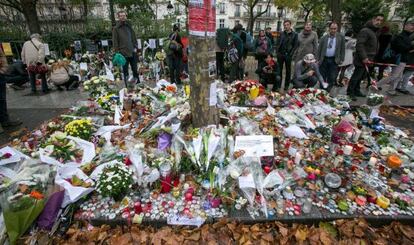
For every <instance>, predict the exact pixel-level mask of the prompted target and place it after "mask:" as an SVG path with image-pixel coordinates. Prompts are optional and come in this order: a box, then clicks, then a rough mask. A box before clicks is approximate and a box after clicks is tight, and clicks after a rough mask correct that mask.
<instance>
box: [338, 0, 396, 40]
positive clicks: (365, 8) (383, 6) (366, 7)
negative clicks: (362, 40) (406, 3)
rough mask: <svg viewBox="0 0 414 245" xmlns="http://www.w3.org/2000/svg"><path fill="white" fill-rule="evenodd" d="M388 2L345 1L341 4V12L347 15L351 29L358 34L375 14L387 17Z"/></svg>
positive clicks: (370, 0) (379, 0) (368, 0)
mask: <svg viewBox="0 0 414 245" xmlns="http://www.w3.org/2000/svg"><path fill="white" fill-rule="evenodd" d="M389 3H390V1H388V0H347V1H344V2H343V5H342V7H343V10H344V12H345V13H346V14H347V15H348V17H349V20H350V23H351V26H352V29H353V30H354V32H355V33H358V32H359V31H360V30H361V29H362V28H363V27H364V25H365V23H366V22H367V21H368V20H370V19H371V18H373V17H374V15H375V14H378V13H383V14H384V15H385V16H387V15H388V13H389V10H388V7H389Z"/></svg>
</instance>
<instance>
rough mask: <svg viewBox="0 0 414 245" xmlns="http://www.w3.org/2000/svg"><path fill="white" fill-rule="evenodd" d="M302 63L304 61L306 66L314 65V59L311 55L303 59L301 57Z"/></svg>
mask: <svg viewBox="0 0 414 245" xmlns="http://www.w3.org/2000/svg"><path fill="white" fill-rule="evenodd" d="M303 61H305V63H306V64H311V63H315V62H316V59H315V56H314V55H313V54H307V55H305V57H303Z"/></svg>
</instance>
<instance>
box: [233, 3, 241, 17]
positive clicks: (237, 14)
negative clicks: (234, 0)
mask: <svg viewBox="0 0 414 245" xmlns="http://www.w3.org/2000/svg"><path fill="white" fill-rule="evenodd" d="M234 16H235V17H240V4H236V10H235V11H234Z"/></svg>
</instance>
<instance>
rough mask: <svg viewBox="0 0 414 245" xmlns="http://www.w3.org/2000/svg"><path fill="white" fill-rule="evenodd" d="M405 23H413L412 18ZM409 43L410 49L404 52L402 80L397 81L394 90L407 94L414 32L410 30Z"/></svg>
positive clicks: (413, 65)
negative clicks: (404, 64) (404, 62)
mask: <svg viewBox="0 0 414 245" xmlns="http://www.w3.org/2000/svg"><path fill="white" fill-rule="evenodd" d="M407 24H410V25H414V19H411V20H409V21H408V22H407ZM409 38H410V43H411V49H410V51H409V52H408V53H407V54H406V55H407V63H406V64H407V66H409V67H406V68H405V70H404V74H403V80H402V82H400V83H398V85H397V88H396V90H397V91H398V92H400V93H403V94H409V93H410V92H408V90H407V85H408V82H409V80H410V78H411V76H412V75H413V74H414V32H411V35H410V37H409Z"/></svg>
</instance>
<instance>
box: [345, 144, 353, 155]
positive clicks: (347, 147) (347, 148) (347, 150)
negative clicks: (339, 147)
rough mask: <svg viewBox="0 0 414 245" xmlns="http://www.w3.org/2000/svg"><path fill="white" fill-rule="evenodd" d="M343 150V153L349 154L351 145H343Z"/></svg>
mask: <svg viewBox="0 0 414 245" xmlns="http://www.w3.org/2000/svg"><path fill="white" fill-rule="evenodd" d="M343 151H344V154H345V155H351V152H352V146H350V145H346V146H344V147H343Z"/></svg>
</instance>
